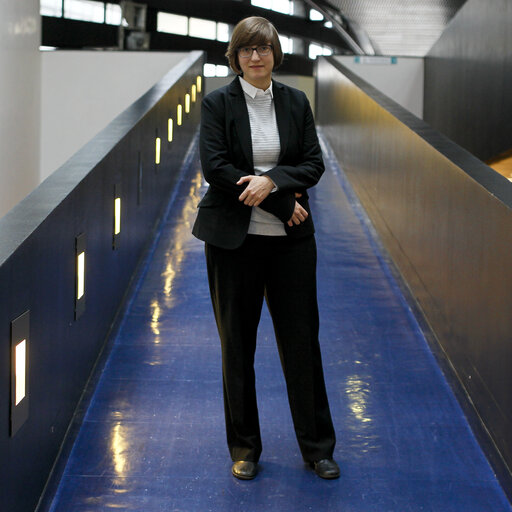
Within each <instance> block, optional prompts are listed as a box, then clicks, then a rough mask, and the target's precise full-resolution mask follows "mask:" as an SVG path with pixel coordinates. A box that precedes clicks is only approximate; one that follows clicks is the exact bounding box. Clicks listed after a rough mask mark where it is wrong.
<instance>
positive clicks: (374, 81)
mask: <svg viewBox="0 0 512 512" xmlns="http://www.w3.org/2000/svg"><path fill="white" fill-rule="evenodd" d="M336 59H337V60H338V61H339V62H341V63H342V64H343V65H344V66H345V67H347V68H348V69H350V71H352V72H353V73H355V74H356V75H357V76H360V77H361V78H362V79H363V80H364V81H366V82H368V83H369V84H371V85H373V86H374V87H375V88H376V89H378V90H379V91H381V92H382V93H384V94H385V95H386V96H389V97H390V98H391V99H392V100H394V101H396V102H397V103H398V104H399V105H402V107H404V108H406V109H407V110H410V111H411V112H412V113H413V114H414V115H415V116H418V117H423V80H424V77H423V59H422V58H421V57H380V56H368V57H361V56H354V55H338V56H336ZM392 59H393V60H392Z"/></svg>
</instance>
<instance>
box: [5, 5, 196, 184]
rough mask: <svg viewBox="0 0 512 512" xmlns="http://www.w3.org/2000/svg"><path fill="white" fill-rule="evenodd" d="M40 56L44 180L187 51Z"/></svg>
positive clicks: (43, 54) (64, 52)
mask: <svg viewBox="0 0 512 512" xmlns="http://www.w3.org/2000/svg"><path fill="white" fill-rule="evenodd" d="M0 1H1V0H0ZM41 55H42V93H41V109H42V114H41V168H40V176H41V181H42V180H43V179H45V178H46V177H47V176H49V175H50V174H51V173H52V172H53V171H55V170H56V169H57V168H58V167H60V166H61V165H62V164H63V163H64V162H66V160H68V159H69V158H70V157H71V156H72V155H73V154H74V153H75V152H76V151H77V150H78V149H80V148H81V147H82V146H83V145H84V144H86V143H87V142H88V141H89V140H90V139H91V138H92V137H94V135H96V134H97V133H98V132H100V131H101V130H102V129H103V128H104V127H105V126H106V125H107V124H108V123H109V122H110V121H112V120H113V119H114V118H115V117H116V116H117V115H118V114H120V113H121V112H122V111H123V110H124V109H126V108H127V107H128V106H130V105H131V104H132V103H133V102H134V101H135V100H137V99H138V98H139V97H140V96H141V95H142V94H144V93H145V92H146V91H147V90H148V89H150V88H151V87H152V86H153V85H154V84H155V83H156V82H158V80H160V79H161V78H162V77H163V76H164V75H165V74H166V73H167V72H168V71H169V70H170V69H171V68H172V67H174V66H175V65H176V64H177V63H178V62H179V61H180V60H182V59H183V58H185V56H186V55H187V54H185V53H168V52H143V53H142V52H116V51H53V52H42V54H41Z"/></svg>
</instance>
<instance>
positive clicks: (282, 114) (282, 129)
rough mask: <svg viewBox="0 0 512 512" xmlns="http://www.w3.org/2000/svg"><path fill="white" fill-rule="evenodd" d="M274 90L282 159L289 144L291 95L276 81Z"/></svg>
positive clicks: (280, 156)
mask: <svg viewBox="0 0 512 512" xmlns="http://www.w3.org/2000/svg"><path fill="white" fill-rule="evenodd" d="M272 92H273V94H274V105H275V109H276V120H277V130H278V131H279V140H280V142H281V152H280V153H279V161H281V158H282V157H283V155H284V154H285V152H286V147H287V146H288V136H289V133H290V95H289V94H288V91H287V90H286V88H285V87H284V86H283V85H282V84H280V83H279V82H275V81H274V85H273V87H272Z"/></svg>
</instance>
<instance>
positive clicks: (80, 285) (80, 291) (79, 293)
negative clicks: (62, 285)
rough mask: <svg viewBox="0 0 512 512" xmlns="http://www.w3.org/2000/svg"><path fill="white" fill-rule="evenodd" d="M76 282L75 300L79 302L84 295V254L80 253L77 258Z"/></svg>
mask: <svg viewBox="0 0 512 512" xmlns="http://www.w3.org/2000/svg"><path fill="white" fill-rule="evenodd" d="M76 280H77V281H76V282H77V286H76V299H77V300H80V299H81V298H82V297H83V296H84V293H85V252H81V253H80V254H79V255H78V257H77V276H76Z"/></svg>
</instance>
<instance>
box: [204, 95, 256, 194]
mask: <svg viewBox="0 0 512 512" xmlns="http://www.w3.org/2000/svg"><path fill="white" fill-rule="evenodd" d="M225 126H226V108H225V105H224V97H223V96H222V95H221V94H210V95H208V96H206V97H205V98H204V99H203V101H202V103H201V125H200V136H199V153H200V157H201V166H202V168H203V175H204V178H205V180H206V181H207V182H208V183H209V184H210V185H212V186H213V187H215V188H218V189H220V190H222V191H223V192H225V193H227V194H229V195H232V196H233V197H237V198H238V196H239V195H240V194H241V193H242V190H243V188H242V187H240V186H239V185H237V184H236V182H237V181H238V180H239V179H240V178H241V177H242V176H246V175H247V172H244V171H242V170H241V169H237V168H236V167H235V166H234V165H233V164H232V163H231V161H230V158H229V153H228V140H227V136H226V131H225V130H226V128H225Z"/></svg>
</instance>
